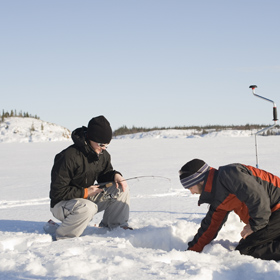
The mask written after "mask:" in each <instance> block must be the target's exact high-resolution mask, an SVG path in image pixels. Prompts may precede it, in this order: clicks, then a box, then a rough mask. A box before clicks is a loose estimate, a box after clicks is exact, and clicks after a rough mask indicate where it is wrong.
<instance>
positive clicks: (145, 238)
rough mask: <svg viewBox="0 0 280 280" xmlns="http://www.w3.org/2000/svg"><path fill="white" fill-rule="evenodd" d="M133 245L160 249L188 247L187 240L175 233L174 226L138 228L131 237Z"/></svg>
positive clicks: (169, 249)
mask: <svg viewBox="0 0 280 280" xmlns="http://www.w3.org/2000/svg"><path fill="white" fill-rule="evenodd" d="M129 241H130V243H131V244H132V246H134V247H137V248H151V249H160V250H164V251H171V250H173V249H175V250H182V251H184V250H185V249H186V247H187V244H186V242H184V241H183V240H182V239H180V238H179V237H178V236H175V235H174V232H173V228H172V227H171V226H168V227H153V226H148V227H145V228H141V229H136V230H134V231H133V232H132V235H131V236H130V238H129Z"/></svg>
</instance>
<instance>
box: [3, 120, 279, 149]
mask: <svg viewBox="0 0 280 280" xmlns="http://www.w3.org/2000/svg"><path fill="white" fill-rule="evenodd" d="M270 131H271V132H273V133H274V134H278V135H279V134H280V129H279V128H273V129H272V130H270ZM256 132H257V130H233V129H226V130H216V129H207V130H206V129H204V130H196V129H166V130H153V131H149V132H139V133H134V134H127V135H119V136H115V137H114V139H142V138H148V139H149V138H153V139H158V138H168V139H175V138H201V137H203V138H214V137H250V136H252V135H254V134H255V133H256ZM67 140H71V131H70V130H69V129H67V128H65V127H62V126H59V125H56V124H53V123H49V122H46V121H42V120H39V119H35V118H20V117H11V118H6V119H5V120H4V122H0V143H1V142H6V143H11V142H17V143H27V142H49V141H67Z"/></svg>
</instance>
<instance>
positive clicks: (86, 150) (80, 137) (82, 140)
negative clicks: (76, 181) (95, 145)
mask: <svg viewBox="0 0 280 280" xmlns="http://www.w3.org/2000/svg"><path fill="white" fill-rule="evenodd" d="M86 134H87V128H86V127H85V126H82V127H79V128H77V129H75V130H74V131H73V132H72V134H71V137H72V140H73V142H74V145H76V146H77V147H78V149H79V150H80V151H81V152H82V153H83V154H84V155H85V156H86V157H90V158H92V160H98V155H97V153H96V152H95V151H94V150H93V149H92V148H91V147H90V146H89V143H88V141H87V138H86Z"/></svg>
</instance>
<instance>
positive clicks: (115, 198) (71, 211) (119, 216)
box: [51, 185, 130, 240]
mask: <svg viewBox="0 0 280 280" xmlns="http://www.w3.org/2000/svg"><path fill="white" fill-rule="evenodd" d="M129 205H130V195H129V188H128V187H127V189H126V191H125V192H123V191H122V189H121V186H119V189H117V188H116V186H115V185H113V186H112V187H109V188H108V189H106V191H104V193H100V194H97V195H96V196H94V197H91V198H90V199H84V198H75V199H72V200H63V201H60V202H59V203H57V204H56V205H55V206H54V207H53V208H51V212H52V214H53V216H54V217H55V218H57V219H58V220H60V221H61V222H62V223H61V225H60V226H59V227H58V228H57V230H56V239H57V240H59V239H65V238H71V237H78V236H80V235H81V234H82V233H83V232H84V230H85V228H86V227H87V226H88V224H89V222H90V221H91V220H92V218H93V216H94V215H95V214H96V213H98V212H101V211H103V210H104V215H103V219H102V221H101V223H100V226H102V227H108V228H109V229H113V228H116V227H118V226H127V225H128V224H127V222H128V218H129Z"/></svg>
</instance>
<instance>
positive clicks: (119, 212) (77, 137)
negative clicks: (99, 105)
mask: <svg viewBox="0 0 280 280" xmlns="http://www.w3.org/2000/svg"><path fill="white" fill-rule="evenodd" d="M111 139H112V129H111V126H110V123H109V122H108V120H107V119H106V118H105V117H104V116H98V117H95V118H92V119H91V120H90V121H89V123H88V127H84V126H83V127H80V128H77V129H76V130H74V131H73V132H72V140H73V142H74V144H72V145H71V146H69V147H68V148H66V149H65V150H63V151H62V152H60V153H59V154H57V155H56V156H55V160H54V165H53V168H52V171H51V188H50V199H51V212H52V214H53V216H54V217H55V218H57V219H58V220H60V221H61V222H62V223H61V225H60V226H59V227H58V228H57V229H56V232H55V238H56V239H57V240H59V239H65V238H71V237H78V236H80V235H81V234H82V233H83V231H84V230H85V228H86V227H87V226H88V224H89V222H90V221H91V220H92V218H93V216H94V215H95V214H96V213H98V212H100V211H103V210H104V215H103V219H102V221H101V223H100V226H102V227H107V228H108V229H113V228H116V227H124V228H127V227H128V219H129V203H130V196H129V188H128V186H127V183H126V181H125V179H124V178H123V177H122V175H121V173H120V172H118V171H115V170H113V167H112V164H111V157H110V154H109V153H108V152H107V150H106V149H107V146H108V145H109V143H110V141H111ZM96 181H97V182H98V184H100V185H102V183H105V182H113V183H111V184H107V185H108V187H105V188H103V189H102V188H99V187H98V185H95V183H96Z"/></svg>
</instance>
